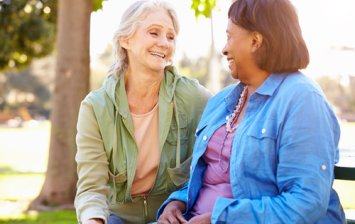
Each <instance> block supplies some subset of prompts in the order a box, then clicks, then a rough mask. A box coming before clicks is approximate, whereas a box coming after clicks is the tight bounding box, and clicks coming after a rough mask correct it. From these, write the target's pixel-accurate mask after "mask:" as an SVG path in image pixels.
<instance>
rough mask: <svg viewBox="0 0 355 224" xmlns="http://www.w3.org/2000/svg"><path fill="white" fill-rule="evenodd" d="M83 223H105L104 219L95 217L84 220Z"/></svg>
mask: <svg viewBox="0 0 355 224" xmlns="http://www.w3.org/2000/svg"><path fill="white" fill-rule="evenodd" d="M83 224H104V221H103V220H102V219H96V218H93V219H88V220H86V221H84V222H83Z"/></svg>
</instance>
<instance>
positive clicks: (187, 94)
mask: <svg viewBox="0 0 355 224" xmlns="http://www.w3.org/2000/svg"><path fill="white" fill-rule="evenodd" d="M210 96H211V93H210V92H209V91H208V90H207V89H205V88H204V87H202V86H201V85H199V84H198V82H197V81H196V80H190V79H188V78H186V77H182V76H180V75H178V74H177V73H176V71H175V69H174V68H173V67H167V68H166V70H165V75H164V78H163V80H162V82H161V85H160V91H159V147H160V150H161V155H160V157H161V158H160V164H159V169H158V173H157V177H156V180H155V184H154V186H153V188H152V190H151V192H150V193H149V194H148V195H147V196H146V197H142V198H132V197H131V194H130V192H131V186H132V182H133V179H134V176H135V171H136V165H137V164H136V163H137V152H138V150H137V145H136V142H135V140H134V131H133V123H132V118H131V114H130V111H129V107H128V101H127V95H126V90H125V85H124V76H123V75H121V76H119V77H118V78H117V77H116V76H114V75H110V76H109V77H108V78H107V79H106V80H105V82H104V84H103V86H102V87H101V88H100V89H98V90H95V91H92V92H91V93H90V94H88V96H87V97H86V98H85V99H84V100H83V102H82V103H81V106H80V111H79V116H78V124H77V131H78V132H77V136H76V142H77V150H78V151H77V154H76V162H77V172H78V183H77V193H76V198H75V207H76V211H77V216H78V219H79V221H81V220H85V219H88V218H92V217H97V218H103V219H104V220H107V217H108V215H109V213H113V214H116V215H118V216H120V217H122V218H123V219H124V220H125V221H126V222H136V223H137V222H139V223H141V222H142V223H143V222H147V221H154V219H155V213H156V210H157V209H158V208H159V206H160V204H161V203H162V202H163V201H164V200H165V199H166V197H167V196H168V195H169V194H170V193H171V192H172V191H174V190H176V189H177V188H178V187H180V186H181V185H182V184H183V183H184V182H186V181H187V180H188V176H189V167H190V162H191V157H190V156H191V154H192V150H193V145H194V142H195V130H196V127H197V124H198V122H199V120H200V116H201V114H202V112H203V109H204V106H205V104H206V102H207V100H208V98H209V97H210ZM157 198H159V199H157ZM137 204H141V205H142V206H141V207H142V209H143V210H142V211H141V212H139V214H142V215H141V217H140V218H139V219H137V217H131V216H137V215H136V214H131V215H130V216H128V217H125V215H127V214H126V213H129V212H126V211H128V210H129V211H130V210H132V208H134V210H139V208H140V206H138V207H139V208H138V209H137V208H136V207H137ZM123 213H124V214H123Z"/></svg>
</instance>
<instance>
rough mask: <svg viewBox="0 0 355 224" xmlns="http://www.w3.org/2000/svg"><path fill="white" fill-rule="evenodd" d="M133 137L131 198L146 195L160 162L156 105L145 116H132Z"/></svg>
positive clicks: (152, 183) (151, 185)
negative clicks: (135, 156) (135, 154)
mask: <svg viewBox="0 0 355 224" xmlns="http://www.w3.org/2000/svg"><path fill="white" fill-rule="evenodd" d="M131 115H132V120H133V127H134V136H135V140H136V143H137V146H138V159H137V167H136V174H135V176H134V180H133V184H132V188H131V194H132V197H136V196H142V195H145V194H147V193H148V192H149V191H150V190H151V188H152V187H153V185H154V182H155V178H156V175H157V172H158V166H159V161H160V152H159V137H158V133H159V131H158V115H159V110H158V104H157V105H155V106H154V108H153V109H152V110H151V111H150V112H148V113H146V114H133V113H131Z"/></svg>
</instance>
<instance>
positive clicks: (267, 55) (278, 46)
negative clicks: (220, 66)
mask: <svg viewBox="0 0 355 224" xmlns="http://www.w3.org/2000/svg"><path fill="white" fill-rule="evenodd" d="M228 18H229V19H230V20H231V21H232V22H233V23H234V24H236V25H238V26H240V27H242V28H244V29H246V30H249V31H256V32H258V33H260V34H261V35H262V36H263V43H262V45H261V46H260V48H259V49H258V50H257V51H256V52H255V60H256V63H257V65H258V66H259V67H260V68H261V69H263V70H266V71H268V72H294V71H297V70H299V69H302V68H306V67H307V65H308V63H309V53H308V49H307V46H306V43H305V42H304V40H303V37H302V31H301V28H300V25H299V22H298V16H297V13H296V10H295V8H294V6H293V5H292V4H291V2H290V1H289V0H236V1H235V2H234V3H233V4H232V5H231V6H230V8H229V11H228Z"/></svg>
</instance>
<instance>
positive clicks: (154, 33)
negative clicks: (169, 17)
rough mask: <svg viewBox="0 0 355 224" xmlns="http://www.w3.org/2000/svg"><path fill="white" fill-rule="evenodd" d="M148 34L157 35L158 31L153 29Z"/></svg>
mask: <svg viewBox="0 0 355 224" xmlns="http://www.w3.org/2000/svg"><path fill="white" fill-rule="evenodd" d="M149 34H150V35H152V36H154V37H157V36H158V32H155V31H150V32H149Z"/></svg>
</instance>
